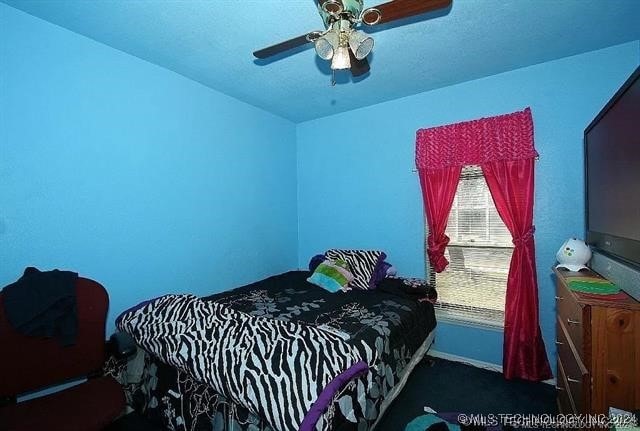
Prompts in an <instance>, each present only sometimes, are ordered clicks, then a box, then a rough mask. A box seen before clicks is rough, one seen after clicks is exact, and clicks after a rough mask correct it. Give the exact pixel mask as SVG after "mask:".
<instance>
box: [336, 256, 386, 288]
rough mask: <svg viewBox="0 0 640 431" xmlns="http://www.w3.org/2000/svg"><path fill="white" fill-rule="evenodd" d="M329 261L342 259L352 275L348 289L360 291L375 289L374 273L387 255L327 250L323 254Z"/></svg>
mask: <svg viewBox="0 0 640 431" xmlns="http://www.w3.org/2000/svg"><path fill="white" fill-rule="evenodd" d="M324 255H325V256H327V257H328V258H329V259H332V260H336V259H342V260H344V261H345V262H347V263H348V264H349V269H350V271H351V272H352V273H353V277H354V279H353V281H352V282H351V283H350V284H349V286H350V287H353V288H354V289H360V290H369V289H375V287H376V284H375V280H374V277H373V275H374V273H375V271H376V268H377V267H378V265H379V264H380V262H384V260H385V258H386V257H387V255H386V254H385V253H384V252H382V251H378V250H338V249H331V250H327V251H326V252H325V254H324Z"/></svg>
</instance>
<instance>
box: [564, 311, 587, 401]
mask: <svg viewBox="0 0 640 431" xmlns="http://www.w3.org/2000/svg"><path fill="white" fill-rule="evenodd" d="M567 329H568V328H567V327H566V326H565V324H564V322H563V321H562V320H561V319H560V316H558V320H557V322H556V345H557V348H558V366H559V367H560V363H561V364H562V371H563V374H564V379H565V388H566V389H567V392H569V393H570V394H571V399H572V400H573V405H574V407H575V409H576V411H577V412H578V413H582V412H585V411H586V410H585V409H586V407H587V398H588V390H589V386H590V384H591V378H590V375H589V372H588V370H587V368H586V367H585V365H584V363H583V362H582V359H581V358H580V356H579V355H578V352H576V349H575V346H574V345H573V343H572V342H571V340H570V339H569V336H568V333H567Z"/></svg>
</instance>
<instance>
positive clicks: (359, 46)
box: [349, 30, 373, 60]
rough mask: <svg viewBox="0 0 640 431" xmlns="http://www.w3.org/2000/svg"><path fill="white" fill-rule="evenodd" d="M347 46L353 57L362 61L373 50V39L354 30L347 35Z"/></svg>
mask: <svg viewBox="0 0 640 431" xmlns="http://www.w3.org/2000/svg"><path fill="white" fill-rule="evenodd" d="M349 46H350V47H351V51H353V55H354V56H355V57H356V58H357V59H358V60H362V59H363V58H365V57H366V56H367V55H369V53H370V52H371V50H372V49H373V38H372V37H371V36H369V35H368V34H366V33H365V32H363V31H361V30H354V31H352V32H351V33H350V34H349Z"/></svg>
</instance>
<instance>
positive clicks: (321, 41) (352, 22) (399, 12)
mask: <svg viewBox="0 0 640 431" xmlns="http://www.w3.org/2000/svg"><path fill="white" fill-rule="evenodd" d="M314 1H315V2H316V4H317V6H318V10H319V12H320V16H321V17H322V20H323V22H324V26H325V30H324V31H311V32H309V33H307V34H304V35H302V36H298V37H294V38H293V39H289V40H286V41H284V42H280V43H278V44H276V45H272V46H269V47H267V48H264V49H260V50H258V51H255V52H254V53H253V55H254V56H255V57H256V58H259V59H265V58H268V57H272V56H274V55H277V54H280V53H283V52H286V51H289V50H291V49H294V48H297V47H299V46H302V45H305V44H307V43H313V44H314V45H315V49H316V53H317V54H318V56H319V57H320V58H322V59H323V60H331V70H332V71H336V70H346V69H350V70H351V74H352V75H353V76H354V77H357V76H361V75H364V74H365V73H367V72H368V71H369V62H368V61H367V56H368V55H369V53H370V52H371V50H372V49H373V38H372V37H371V36H369V35H368V34H366V33H365V32H363V31H362V30H359V29H358V27H359V26H361V25H362V24H365V25H367V26H375V25H380V24H385V23H388V22H391V21H395V20H398V19H402V18H408V17H411V16H414V15H420V14H423V13H427V12H432V11H435V10H438V9H442V8H446V7H448V6H449V5H451V1H452V0H392V1H389V2H387V3H383V4H380V5H378V6H375V7H370V8H366V9H365V8H364V4H363V0H314ZM333 83H334V84H335V81H333Z"/></svg>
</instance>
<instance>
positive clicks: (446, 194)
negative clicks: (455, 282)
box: [419, 166, 462, 272]
mask: <svg viewBox="0 0 640 431" xmlns="http://www.w3.org/2000/svg"><path fill="white" fill-rule="evenodd" d="M461 171H462V166H449V167H446V168H442V169H438V170H437V171H426V170H424V169H421V170H420V171H419V174H420V186H421V187H422V196H424V199H423V202H424V212H425V214H426V215H427V224H428V225H429V235H428V236H427V254H428V256H429V262H430V263H431V268H433V270H434V271H435V272H442V271H444V269H445V268H446V267H447V265H448V264H449V262H448V261H447V258H446V257H444V250H445V248H446V247H447V244H449V237H448V236H447V235H445V234H444V231H445V229H446V228H447V220H448V218H449V213H450V212H451V205H453V198H454V197H455V195H456V188H457V187H458V181H459V180H460V172H461Z"/></svg>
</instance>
